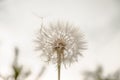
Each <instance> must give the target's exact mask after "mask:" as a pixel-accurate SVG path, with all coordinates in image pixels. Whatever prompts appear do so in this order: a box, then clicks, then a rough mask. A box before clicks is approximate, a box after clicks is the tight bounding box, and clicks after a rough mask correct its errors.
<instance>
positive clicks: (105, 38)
mask: <svg viewBox="0 0 120 80" xmlns="http://www.w3.org/2000/svg"><path fill="white" fill-rule="evenodd" d="M41 17H43V20H41ZM56 20H63V21H69V22H71V23H73V24H76V25H79V26H80V28H81V31H82V32H83V33H84V34H85V36H84V37H85V40H86V42H87V50H85V51H84V52H83V57H81V58H80V59H79V62H78V63H75V64H73V65H72V66H71V67H68V68H67V69H65V68H64V67H62V72H61V80H84V79H86V80H109V79H108V75H109V74H110V75H109V76H111V77H109V78H113V76H114V74H117V75H120V74H119V68H120V62H119V61H120V0H0V76H1V77H0V80H12V79H7V78H8V77H10V76H13V75H14V74H15V71H16V70H19V69H20V70H22V71H23V72H22V73H24V74H25V76H26V75H27V73H29V75H28V76H27V77H25V76H24V75H21V76H22V77H25V78H24V79H21V80H49V79H51V80H57V68H56V67H55V65H51V64H50V65H48V64H46V63H44V62H43V61H41V60H40V58H39V57H38V56H37V55H38V53H39V52H36V51H34V50H35V45H34V39H35V36H36V33H37V31H38V30H39V29H40V25H41V23H43V24H46V23H48V22H51V21H56ZM18 53H19V55H18ZM16 57H17V58H16ZM13 66H14V68H13ZM21 66H22V67H23V68H22V69H21ZM18 72H19V71H18ZM91 74H93V75H94V74H96V75H97V74H98V75H97V76H98V77H97V78H96V77H93V75H92V76H91ZM88 75H89V76H90V77H92V78H88V79H87V78H86V77H89V76H88ZM96 75H95V76H96ZM3 78H6V79H3ZM111 80H112V79H111ZM113 80H115V79H113ZM116 80H119V79H116Z"/></svg>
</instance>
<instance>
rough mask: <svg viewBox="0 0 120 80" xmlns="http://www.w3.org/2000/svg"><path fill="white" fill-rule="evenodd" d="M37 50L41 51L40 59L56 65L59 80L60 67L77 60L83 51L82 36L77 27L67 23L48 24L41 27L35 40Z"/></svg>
mask: <svg viewBox="0 0 120 80" xmlns="http://www.w3.org/2000/svg"><path fill="white" fill-rule="evenodd" d="M36 43H37V48H36V49H37V50H41V51H42V53H41V57H44V58H45V59H46V61H47V62H51V63H54V64H57V67H58V80H60V66H61V64H64V65H65V66H66V65H67V64H69V65H70V64H71V63H73V62H76V61H77V60H78V56H79V55H82V53H81V51H82V50H84V49H85V47H84V43H85V42H84V40H83V34H82V33H81V32H80V30H79V27H77V26H74V25H72V24H69V23H64V22H57V23H55V24H52V23H51V24H49V25H48V26H47V27H46V26H43V25H42V29H41V31H40V32H39V34H38V35H37V39H36Z"/></svg>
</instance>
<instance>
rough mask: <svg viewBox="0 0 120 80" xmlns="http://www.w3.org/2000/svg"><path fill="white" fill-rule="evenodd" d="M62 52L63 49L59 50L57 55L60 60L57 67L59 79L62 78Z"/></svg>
mask: <svg viewBox="0 0 120 80" xmlns="http://www.w3.org/2000/svg"><path fill="white" fill-rule="evenodd" d="M61 52H62V51H59V50H58V51H57V57H58V62H57V68H58V80H60V74H61Z"/></svg>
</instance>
